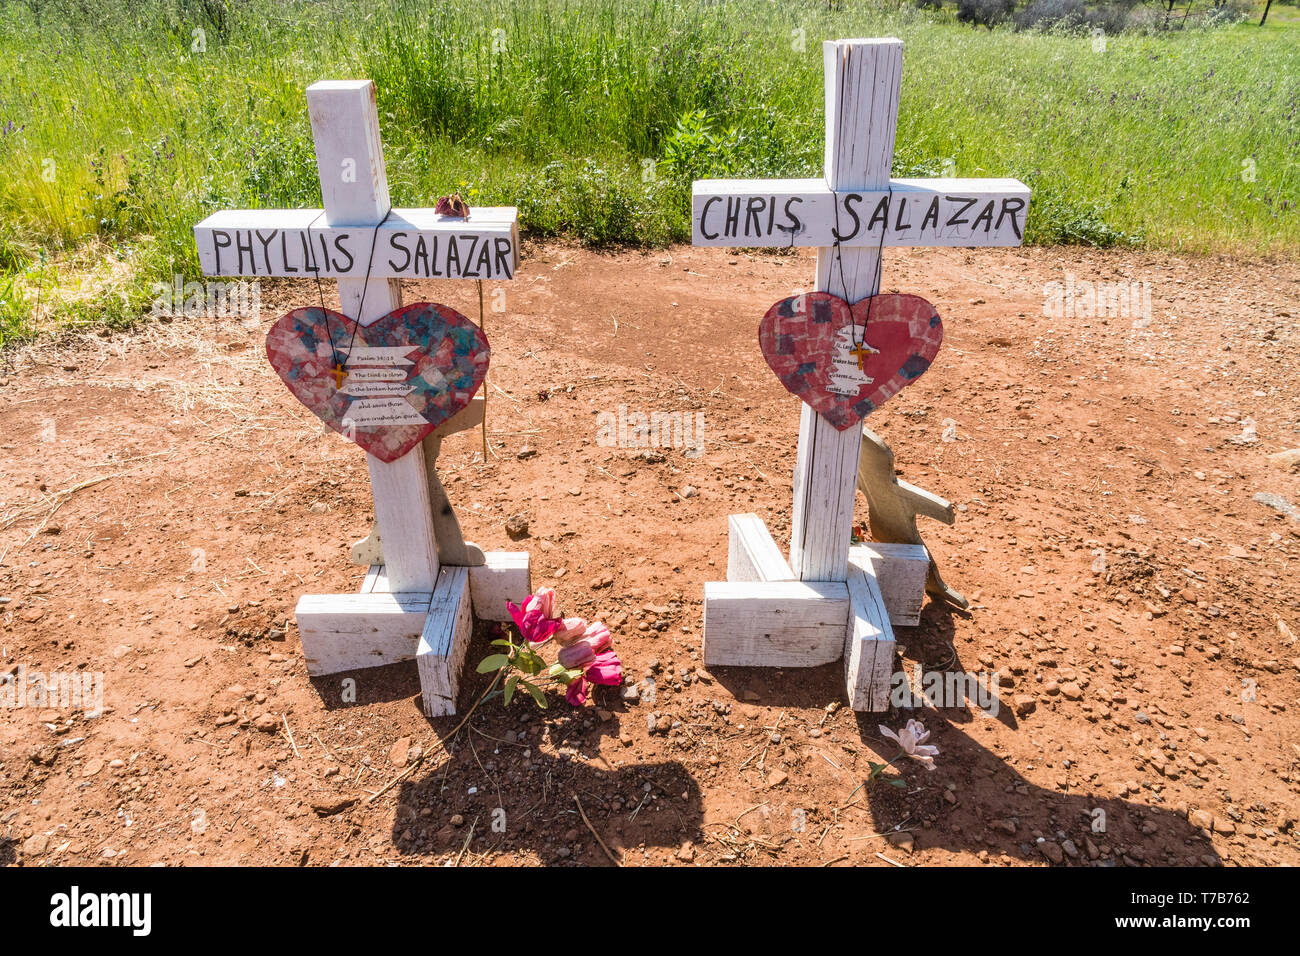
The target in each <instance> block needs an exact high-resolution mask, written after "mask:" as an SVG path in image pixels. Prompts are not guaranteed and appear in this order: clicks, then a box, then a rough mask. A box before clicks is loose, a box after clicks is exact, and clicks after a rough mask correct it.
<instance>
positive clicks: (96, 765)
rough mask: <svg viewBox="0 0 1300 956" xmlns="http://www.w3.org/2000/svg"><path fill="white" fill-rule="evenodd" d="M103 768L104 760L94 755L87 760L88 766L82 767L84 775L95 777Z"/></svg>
mask: <svg viewBox="0 0 1300 956" xmlns="http://www.w3.org/2000/svg"><path fill="white" fill-rule="evenodd" d="M103 769H104V761H102V760H100V759H99V758H98V757H94V758H92V759H91V760H88V761H87V762H86V766H84V767H82V768H81V775H82V776H83V777H93V776H94V775H95V774H97V773H99V772H100V771H101V770H103Z"/></svg>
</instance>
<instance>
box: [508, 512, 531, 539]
mask: <svg viewBox="0 0 1300 956" xmlns="http://www.w3.org/2000/svg"><path fill="white" fill-rule="evenodd" d="M506 534H508V535H509V536H510V537H511V538H526V537H528V518H527V516H525V515H522V514H518V515H511V516H510V517H509V518H507V519H506Z"/></svg>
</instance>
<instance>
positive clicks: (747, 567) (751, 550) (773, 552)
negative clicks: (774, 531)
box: [727, 513, 795, 581]
mask: <svg viewBox="0 0 1300 956" xmlns="http://www.w3.org/2000/svg"><path fill="white" fill-rule="evenodd" d="M794 579H795V578H794V572H793V571H791V570H790V565H789V563H788V562H787V561H786V560H785V558H784V557H783V556H782V554H781V549H780V548H778V547H777V546H776V542H775V541H773V540H772V535H771V534H770V533H769V532H768V530H767V525H765V524H764V523H763V519H762V518H760V517H759V516H758V515H756V514H752V513H746V514H739V515H732V516H731V517H729V518H728V519H727V580H728V581H793V580H794Z"/></svg>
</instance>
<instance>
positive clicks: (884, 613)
mask: <svg viewBox="0 0 1300 956" xmlns="http://www.w3.org/2000/svg"><path fill="white" fill-rule="evenodd" d="M727 530H728V544H729V547H728V552H727V580H726V581H709V582H706V583H705V585H704V663H705V666H708V667H720V666H721V667H816V666H818V665H820V664H829V663H831V662H833V661H837V660H840V659H841V658H843V660H844V671H845V688H846V690H847V691H848V697H849V706H850V707H852V708H853V709H854V710H864V711H882V710H885V709H887V708H888V707H889V688H890V681H891V680H892V678H893V673H894V650H895V642H894V629H893V625H894V624H897V625H900V626H902V625H915V624H917V623H918V622H919V620H920V613H921V603H922V601H923V600H924V599H925V580H926V574H927V573H928V571H929V568H930V556H929V553H928V552H927V551H926V549H925V546H924V545H919V544H877V543H874V542H873V543H871V544H860V545H855V546H853V547H851V548H850V549H849V573H848V580H847V581H812V582H810V581H799V580H797V579H796V578H795V574H794V571H793V570H791V568H790V565H789V564H788V563H787V562H786V560H785V558H784V557H782V556H781V551H780V549H779V548H778V547H777V546H776V542H775V541H773V540H772V536H771V534H769V533H768V530H767V526H766V525H765V524H764V523H763V519H761V518H760V517H758V515H755V514H739V515H732V516H731V517H730V519H729V520H728V529H727Z"/></svg>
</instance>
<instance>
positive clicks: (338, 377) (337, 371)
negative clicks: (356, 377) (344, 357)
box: [330, 362, 348, 389]
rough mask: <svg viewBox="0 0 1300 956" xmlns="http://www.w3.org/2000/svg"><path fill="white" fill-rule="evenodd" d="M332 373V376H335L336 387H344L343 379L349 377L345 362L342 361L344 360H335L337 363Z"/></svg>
mask: <svg viewBox="0 0 1300 956" xmlns="http://www.w3.org/2000/svg"><path fill="white" fill-rule="evenodd" d="M330 374H331V375H332V376H334V387H335V388H336V389H338V388H342V387H343V380H344V379H345V378H347V377H348V373H347V372H345V371H343V363H342V362H335V363H334V368H333V370H332V371H331V372H330Z"/></svg>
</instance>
